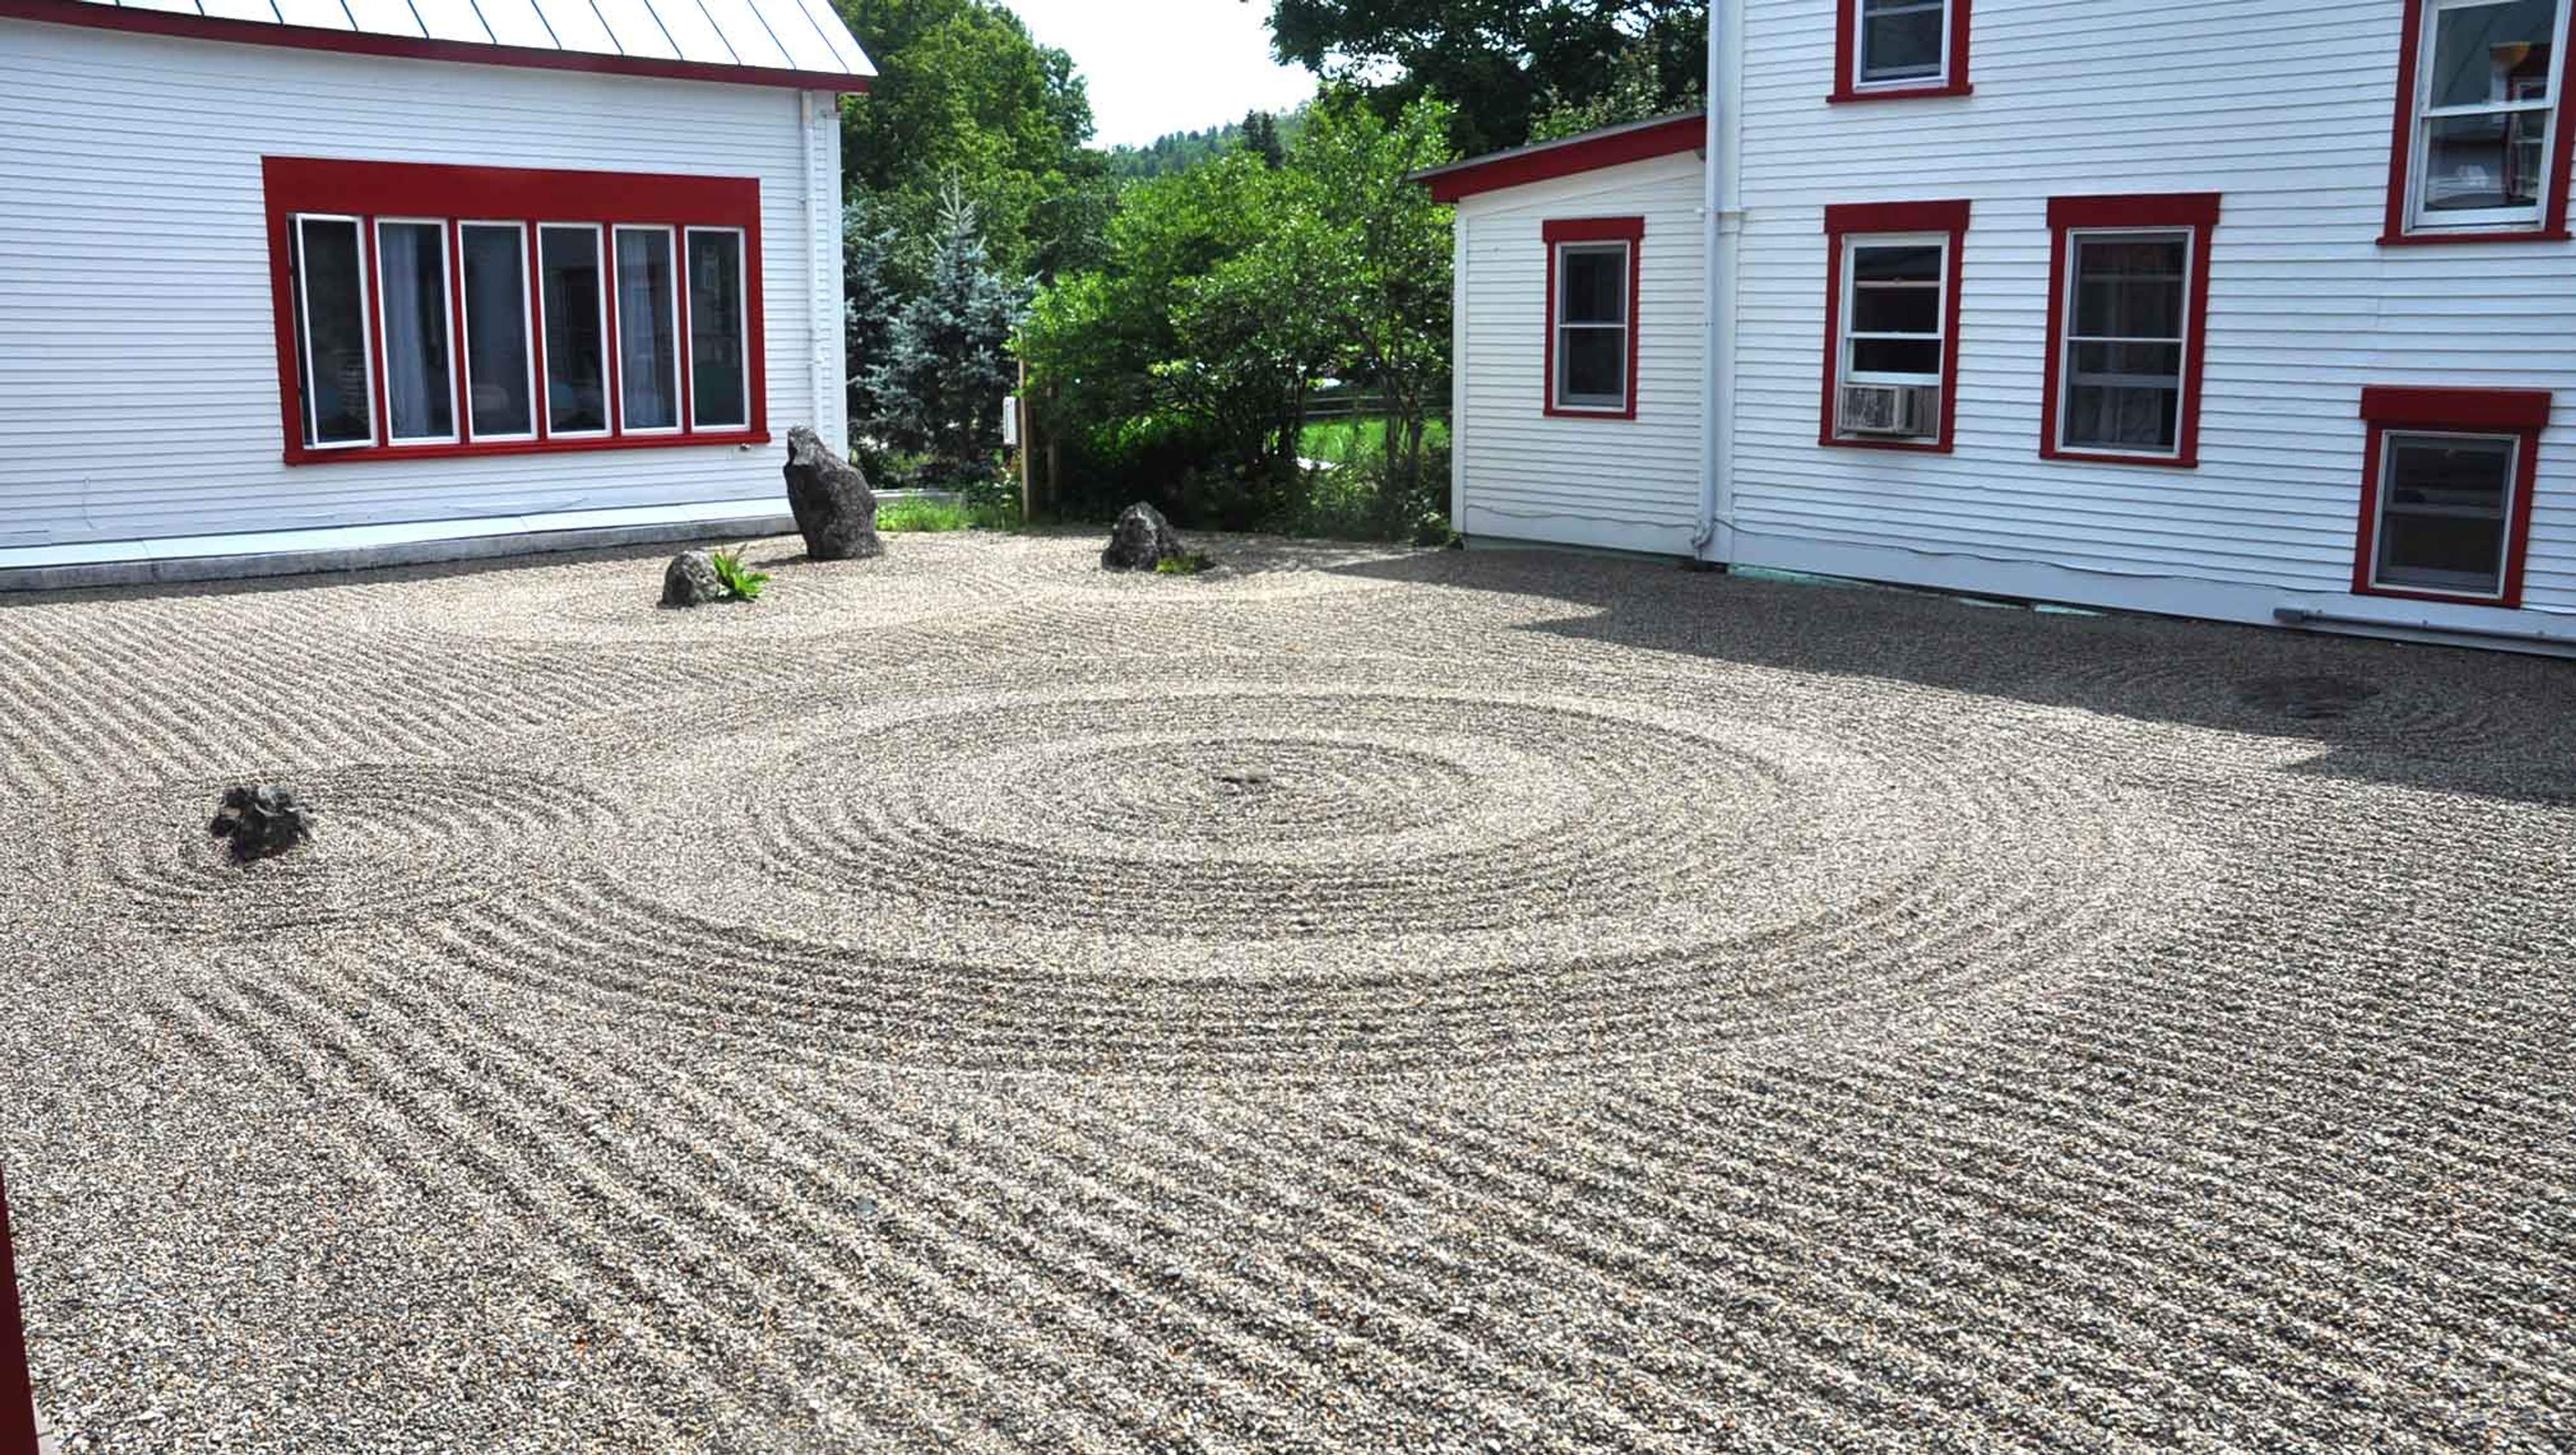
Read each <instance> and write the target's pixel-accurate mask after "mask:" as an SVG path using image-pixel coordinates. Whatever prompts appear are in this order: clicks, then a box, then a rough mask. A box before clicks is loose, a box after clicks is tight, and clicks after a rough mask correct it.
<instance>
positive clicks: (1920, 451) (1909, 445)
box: [1816, 434, 1953, 455]
mask: <svg viewBox="0 0 2576 1455" xmlns="http://www.w3.org/2000/svg"><path fill="white" fill-rule="evenodd" d="M1816 443H1817V444H1820V445H1822V446H1824V447H1825V448H1826V449H1829V450H1895V451H1898V452H1900V453H1904V454H1909V455H1947V454H1951V453H1953V449H1952V446H1951V443H1950V441H1948V440H1909V439H1850V438H1846V437H1845V436H1842V435H1834V434H1828V435H1822V436H1819V437H1818V438H1817V440H1816Z"/></svg>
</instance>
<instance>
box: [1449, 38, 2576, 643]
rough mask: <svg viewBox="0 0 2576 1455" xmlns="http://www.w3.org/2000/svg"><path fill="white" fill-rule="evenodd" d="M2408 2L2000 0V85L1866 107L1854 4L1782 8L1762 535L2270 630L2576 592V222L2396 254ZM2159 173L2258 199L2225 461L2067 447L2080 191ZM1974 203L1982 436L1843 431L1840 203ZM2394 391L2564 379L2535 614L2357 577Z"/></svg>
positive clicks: (1749, 440)
mask: <svg viewBox="0 0 2576 1455" xmlns="http://www.w3.org/2000/svg"><path fill="white" fill-rule="evenodd" d="M2401 9H2402V6H2401V3H2400V0H2197V3H2192V0H2185V3H2177V4H2168V5H2153V6H2140V5H2135V4H2128V3H2116V0H1977V3H1976V9H1975V25H1976V34H1975V43H1974V46H1973V47H1972V58H1973V66H1972V70H1973V74H1972V76H1971V79H1972V81H1973V82H1974V84H1975V87H1976V94H1975V95H1974V96H1972V97H1965V98H1959V99H1948V100H1932V101H1903V102H1881V103H1871V104H1858V105H1840V106H1836V105H1829V104H1827V102H1826V100H1825V96H1826V93H1827V92H1828V90H1829V89H1830V88H1831V85H1832V78H1833V67H1834V15H1835V5H1834V0H1753V3H1751V4H1750V5H1749V6H1748V9H1747V15H1746V26H1747V33H1746V43H1745V50H1744V59H1743V64H1744V68H1745V69H1744V112H1745V135H1744V179H1743V188H1744V206H1745V209H1746V219H1745V229H1744V245H1743V246H1744V251H1743V255H1742V268H1743V271H1742V279H1743V297H1742V303H1741V307H1740V313H1739V317H1738V318H1737V319H1736V320H1735V328H1734V331H1733V340H1732V342H1733V347H1734V348H1735V349H1736V364H1737V369H1738V378H1739V385H1738V395H1737V401H1736V413H1735V418H1736V428H1737V435H1736V447H1735V457H1734V458H1735V473H1734V480H1733V494H1732V499H1733V511H1732V513H1733V523H1734V525H1735V526H1736V528H1737V529H1736V533H1735V537H1734V539H1735V541H1736V543H1737V545H1736V551H1735V555H1736V559H1737V560H1739V561H1742V562H1748V563H1753V564H1771V565H1788V566H1797V567H1804V568H1808V569H1842V570H1847V571H1853V572H1856V573H1859V574H1870V575H1876V576H1880V577H1882V578H1887V579H1897V580H1911V581H1921V582H1925V583H1929V584H1940V585H1947V586H1967V587H1979V586H1982V587H1985V588H1986V589H1996V590H2005V589H2011V590H2015V591H2016V593H2017V594H2036V595H2052V596H2057V597H2060V598H2065V599H2076V600H2088V601H2095V602H2100V603H2103V604H2111V605H2150V606H2156V607H2158V608H2159V609H2168V610H2185V611H2192V612H2195V613H2197V614H2206V615H2213V616H2235V617H2240V618H2245V619H2258V620H2259V619H2268V617H2269V616H2270V613H2271V610H2272V608H2273V607H2274V606H2276V605H2302V606H2310V607H2318V608H2323V609H2331V610H2338V611H2352V612H2358V613H2366V614H2372V615H2376V616H2379V617H2380V618H2381V619H2385V620H2392V621H2394V620H2401V619H2402V620H2406V621H2425V620H2431V621H2437V622H2444V623H2449V624H2456V625H2489V626H2505V627H2517V626H2518V627H2520V628H2521V629H2526V630H2527V629H2531V628H2532V623H2533V620H2534V618H2535V616H2540V615H2543V614H2570V613H2576V245H2571V244H2566V243H2535V244H2507V245H2465V246H2452V247H2424V248H2382V247H2380V246H2379V245H2378V243H2377V239H2378V237H2379V234H2380V231H2381V224H2382V217H2383V212H2384V209H2385V203H2386V195H2387V194H2386V187H2387V176H2388V143H2389V119H2390V115H2391V111H2392V108H2393V106H2394V105H2395V89H2396V84H2397V81H2396V75H2397V60H2398V45H2399V28H2400V13H2401ZM1605 175H1606V174H1605ZM2134 192H2218V193H2222V194H2224V198H2225V201H2224V211H2223V214H2222V216H2221V219H2220V222H2219V226H2218V230H2217V234H2216V239H2215V243H2214V246H2213V248H2212V254H2211V256H2212V260H2213V270H2212V277H2211V283H2210V310H2209V341H2208V363H2207V376H2206V379H2205V381H2204V402H2203V405H2202V410H2201V434H2200V466H2199V468H2198V469H2196V470H2174V469H2156V468H2148V467H2137V466H2118V465H2101V464H2090V463H2083V462H2077V461H2048V460H2042V459H2040V458H2039V456H2038V450H2039V437H2040V389H2041V378H2042V370H2043V366H2044V357H2043V356H2044V355H2045V353H2046V336H2047V319H2048V308H2049V298H2048V286H2049V249H2050V235H2049V229H2048V221H2047V201H2048V199H2049V198H2050V197H2051V196H2056V195H2074V194H2083V193H2134ZM1960 197H1964V198H1969V199H1971V200H1973V202H1974V203H1975V215H1974V218H1973V221H1972V224H1971V226H1970V229H1969V232H1968V235H1967V246H1966V252H1965V265H1966V271H1965V282H1964V288H1963V295H1962V296H1963V308H1962V317H1961V339H1960V345H1959V347H1960V372H1959V401H1958V447H1957V452H1956V453H1955V454H1953V455H1949V456H1940V455H1923V454H1900V453H1890V452H1875V451H1863V450H1844V449H1830V448H1826V447H1822V446H1820V445H1818V444H1817V442H1816V436H1817V426H1818V413H1819V408H1820V405H1819V388H1818V381H1819V378H1820V375H1821V371H1822V368H1823V363H1824V355H1823V350H1824V296H1825V239H1824V236H1823V233H1822V227H1823V212H1824V208H1825V207H1826V206H1827V205H1828V204H1831V203H1838V202H1889V201H1917V200H1921V201H1931V200H1942V199H1948V198H1960ZM1532 296H1533V297H1534V296H1535V290H1534V288H1533V295H1532ZM1488 306H1490V305H1488ZM2366 384H2399V385H2448V386H2471V387H2495V388H2537V389H2549V390H2553V391H2555V392H2556V394H2557V403H2558V408H2557V413H2556V416H2555V420H2554V422H2553V425H2552V427H2551V428H2550V429H2549V431H2548V432H2547V433H2546V435H2545V436H2544V437H2543V440H2542V446H2541V460H2540V482H2539V488H2538V492H2537V496H2536V501H2537V505H2536V509H2535V511H2534V516H2533V524H2532V539H2531V554H2530V559H2529V570H2528V579H2527V583H2526V588H2525V605H2526V607H2527V608H2528V609H2527V611H2526V612H2525V613H2524V614H2522V615H2521V616H2520V617H2516V616H2515V615H2513V614H2511V613H2505V612H2500V611H2496V610H2493V609H2482V608H2476V607H2451V606H2441V605H2427V604H2424V603H2414V602H2397V601H2369V600H2366V599H2360V598H2354V597H2352V596H2351V595H2350V591H2349V588H2350V581H2351V574H2352V563H2353V552H2354V535H2355V521H2356V516H2357V511H2358V507H2359V494H2360V489H2361V478H2362V463H2363V462H2362V451H2363V448H2364V427H2363V425H2362V422H2361V421H2360V420H2359V419H2358V418H2357V417H2356V416H2357V411H2358V406H2359V403H2360V397H2361V390H2362V387H2363V386H2364V385H2366ZM1684 457H1685V456H1684V454H1683V452H1681V451H1679V450H1678V449H1677V450H1675V452H1674V456H1673V458H1674V460H1675V462H1676V463H1678V462H1680V461H1681V460H1682V459H1683V458H1684ZM1653 498H1654V499H1655V500H1657V501H1660V500H1661V499H1662V498H1663V497H1662V495H1661V494H1660V493H1657V494H1656V495H1655V496H1654V497H1653Z"/></svg>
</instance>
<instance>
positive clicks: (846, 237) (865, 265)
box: [841, 192, 903, 474]
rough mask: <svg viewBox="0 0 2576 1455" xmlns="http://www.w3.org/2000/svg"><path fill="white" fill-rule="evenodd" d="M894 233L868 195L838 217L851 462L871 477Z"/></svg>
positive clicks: (879, 450)
mask: <svg viewBox="0 0 2576 1455" xmlns="http://www.w3.org/2000/svg"><path fill="white" fill-rule="evenodd" d="M894 245H895V232H894V229H893V228H892V227H891V226H887V225H885V223H884V222H883V220H882V218H881V215H880V212H879V209H878V207H877V204H876V202H875V200H874V199H873V198H872V197H870V196H869V195H868V194H867V193H864V192H862V193H860V194H858V195H857V196H855V197H853V198H851V199H850V203H849V206H848V207H846V208H844V209H843V210H842V213H841V339H842V349H843V354H844V356H845V357H846V358H847V359H848V361H849V379H850V439H849V450H850V458H851V459H853V460H856V461H858V462H859V463H860V465H861V466H862V467H863V468H865V469H867V470H868V471H869V473H871V474H875V473H877V472H879V471H880V470H882V469H883V468H884V465H885V439H886V425H885V405H884V402H883V401H882V400H881V399H880V398H879V397H878V393H877V368H878V366H879V365H881V364H882V363H883V362H884V361H885V357H886V350H887V347H888V345H889V344H890V342H891V341H892V336H893V333H894V324H895V315H896V314H897V312H898V311H900V309H901V308H902V306H903V305H902V300H901V299H899V298H898V297H897V296H896V294H895V288H894V280H893V277H892V275H891V273H890V271H889V270H890V269H891V267H892V265H893V260H894Z"/></svg>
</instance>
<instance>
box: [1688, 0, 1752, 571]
mask: <svg viewBox="0 0 2576 1455" xmlns="http://www.w3.org/2000/svg"><path fill="white" fill-rule="evenodd" d="M1708 12H1709V13H1708V141H1707V153H1708V155H1707V166H1706V167H1705V168H1704V169H1703V170H1704V171H1705V172H1706V174H1707V185H1706V191H1705V195H1704V196H1703V198H1702V210H1703V212H1704V213H1705V214H1706V216H1707V219H1708V221H1707V231H1706V234H1705V237H1704V242H1705V245H1706V249H1707V254H1706V255H1707V259H1708V265H1707V268H1706V275H1707V276H1706V278H1705V279H1704V295H1703V302H1704V304H1705V305H1706V308H1707V313H1708V318H1707V322H1706V325H1705V327H1706V330H1707V334H1706V337H1705V339H1704V340H1703V349H1704V357H1705V360H1706V365H1705V369H1704V372H1705V374H1706V378H1707V387H1706V391H1705V394H1704V397H1703V399H1702V401H1701V404H1702V408H1703V409H1704V411H1705V415H1704V425H1705V427H1704V428H1703V429H1702V430H1701V431H1700V519H1699V532H1698V534H1696V535H1694V536H1693V537H1692V538H1691V548H1692V550H1693V551H1694V552H1695V553H1696V555H1697V556H1698V558H1699V559H1700V560H1703V561H1717V562H1726V561H1731V560H1733V559H1734V556H1735V524H1734V518H1735V506H1734V495H1735V314H1736V296H1737V292H1736V264H1737V258H1738V256H1739V254H1740V253H1741V251H1742V243H1743V236H1744V189H1743V184H1742V178H1743V172H1744V126H1743V105H1744V69H1743V56H1744V35H1743V23H1744V0H1710V3H1709V7H1708Z"/></svg>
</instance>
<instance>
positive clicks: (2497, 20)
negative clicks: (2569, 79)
mask: <svg viewBox="0 0 2576 1455" xmlns="http://www.w3.org/2000/svg"><path fill="white" fill-rule="evenodd" d="M2569 8H2570V7H2569V6H2568V5H2567V4H2565V3H2563V0H2426V4H2425V8H2424V12H2423V24H2422V33H2421V34H2420V35H2419V36H2418V37H2416V40H2415V46H2416V52H2415V56H2414V68H2415V94H2414V96H2413V97H2412V98H2411V104H2412V105H2413V107H2414V116H2415V124H2414V129H2413V134H2412V138H2411V141H2410V146H2411V148H2412V151H2411V155H2410V157H2409V158H2408V169H2407V171H2408V176H2409V177H2410V178H2411V182H2410V184H2409V186H2408V189H2407V199H2406V203H2407V211H2406V221H2407V227H2408V229H2409V230H2410V231H2420V232H2449V231H2463V232H2478V231H2495V230H2506V231H2511V230H2523V229H2535V228H2538V227H2539V226H2540V225H2541V223H2542V221H2543V219H2544V218H2545V217H2546V216H2547V214H2548V210H2549V204H2550V200H2551V199H2550V196H2549V191H2550V186H2551V178H2552V176H2553V175H2555V171H2556V169H2557V166H2558V158H2557V157H2556V155H2555V148H2556V146H2557V137H2556V132H2557V126H2556V118H2557V108H2558V95H2557V90H2558V73H2559V57H2560V56H2561V55H2563V54H2564V53H2565V48H2566V43H2567V24H2568V17H2567V12H2568V10H2569Z"/></svg>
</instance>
